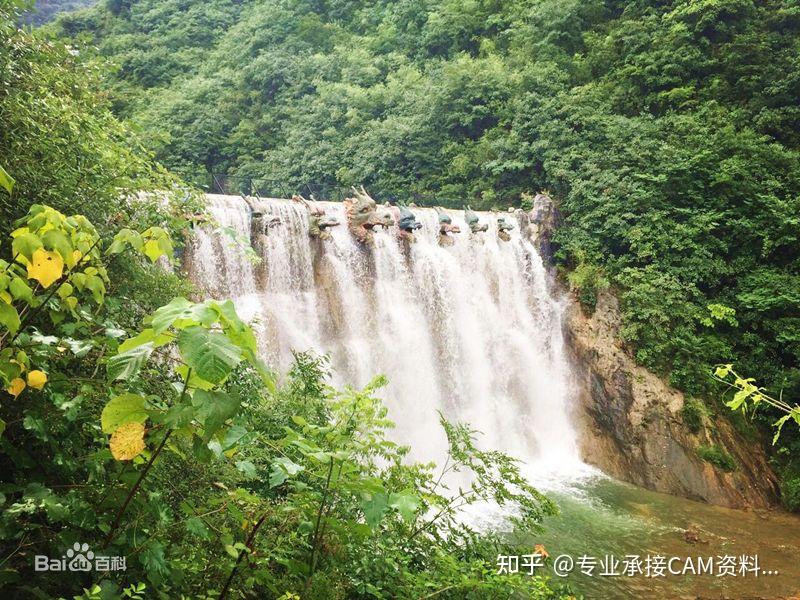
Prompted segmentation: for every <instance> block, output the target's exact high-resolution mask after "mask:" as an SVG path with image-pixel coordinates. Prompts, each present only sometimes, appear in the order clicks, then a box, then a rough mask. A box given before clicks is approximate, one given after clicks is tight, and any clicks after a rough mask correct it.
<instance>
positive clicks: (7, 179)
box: [0, 165, 15, 194]
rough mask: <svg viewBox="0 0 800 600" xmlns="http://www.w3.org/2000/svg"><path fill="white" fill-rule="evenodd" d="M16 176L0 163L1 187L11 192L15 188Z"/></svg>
mask: <svg viewBox="0 0 800 600" xmlns="http://www.w3.org/2000/svg"><path fill="white" fill-rule="evenodd" d="M14 183H15V182H14V178H13V177H12V176H11V175H9V174H8V172H7V171H6V170H5V169H4V168H3V167H2V166H1V165H0V187H2V188H3V189H5V191H7V192H8V193H9V194H10V193H11V192H12V191H13V190H14Z"/></svg>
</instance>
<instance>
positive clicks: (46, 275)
mask: <svg viewBox="0 0 800 600" xmlns="http://www.w3.org/2000/svg"><path fill="white" fill-rule="evenodd" d="M63 272H64V259H62V258H61V255H60V254H59V253H58V252H52V251H50V250H45V249H43V248H39V249H38V250H37V251H36V252H34V253H33V260H32V261H31V262H30V264H29V265H28V279H35V280H36V281H38V282H39V283H41V284H42V287H45V288H47V287H50V286H51V285H52V283H53V282H54V281H56V280H58V278H59V277H61V274H62V273H63Z"/></svg>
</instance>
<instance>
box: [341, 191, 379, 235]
mask: <svg viewBox="0 0 800 600" xmlns="http://www.w3.org/2000/svg"><path fill="white" fill-rule="evenodd" d="M351 189H352V190H353V197H352V198H347V199H345V201H344V202H343V204H344V212H345V215H347V228H348V229H349V230H350V233H352V234H353V237H355V238H356V239H357V240H358V241H359V242H361V243H362V244H371V243H372V242H373V241H374V238H373V235H372V230H373V229H374V228H375V227H377V226H379V225H383V222H382V221H381V217H380V215H378V212H377V204H376V203H375V200H373V199H372V197H371V196H370V195H369V194H368V193H367V190H365V189H364V186H363V185H362V186H361V189H360V190H357V189H356V188H351Z"/></svg>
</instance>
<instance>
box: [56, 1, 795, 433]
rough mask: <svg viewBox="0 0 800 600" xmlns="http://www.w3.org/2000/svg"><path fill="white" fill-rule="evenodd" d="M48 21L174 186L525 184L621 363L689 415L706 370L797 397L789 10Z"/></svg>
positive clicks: (142, 6)
mask: <svg viewBox="0 0 800 600" xmlns="http://www.w3.org/2000/svg"><path fill="white" fill-rule="evenodd" d="M58 29H59V31H60V32H62V33H66V34H67V35H71V36H73V37H74V38H75V39H76V40H86V41H87V42H88V43H89V44H92V45H97V47H98V48H99V52H100V54H102V55H103V56H105V57H107V58H108V59H109V60H110V61H112V62H113V63H115V64H116V65H117V66H118V70H117V71H116V72H115V74H114V75H113V77H112V78H111V79H110V80H109V81H108V86H109V89H110V92H111V94H112V98H113V101H114V103H115V107H116V110H117V112H118V113H119V114H120V115H122V116H124V117H126V118H129V119H130V120H132V121H133V122H135V123H137V124H138V125H139V126H140V127H141V128H142V131H143V135H144V136H145V138H146V140H147V141H146V143H147V144H149V146H150V147H151V148H152V149H153V150H154V151H155V153H156V155H157V157H158V158H159V160H161V161H162V162H163V163H164V164H166V165H168V166H169V167H171V168H172V169H174V170H175V171H177V172H179V173H182V174H184V175H185V176H186V177H188V178H190V179H192V178H195V179H196V180H198V181H200V180H202V178H203V177H204V175H203V173H207V172H215V173H222V174H228V175H235V176H243V177H256V178H258V177H260V178H264V179H266V180H278V181H281V182H287V183H288V185H289V186H290V187H291V186H300V185H302V184H304V183H307V182H320V183H326V184H330V185H334V186H336V185H338V186H341V185H350V184H353V183H360V182H363V183H364V184H365V185H366V186H367V187H368V188H369V189H370V190H372V192H373V193H374V194H375V195H376V196H377V197H379V198H380V197H381V194H390V195H400V196H405V197H408V198H414V197H417V198H423V199H425V200H427V201H428V202H442V203H450V204H455V205H460V204H462V203H467V202H469V203H472V204H473V205H475V206H482V207H491V206H505V205H507V204H519V202H520V195H521V194H522V193H523V192H532V191H537V190H540V189H548V190H550V192H551V193H552V194H553V195H554V196H555V197H556V198H557V200H558V201H559V202H560V206H561V210H562V211H563V214H564V226H563V228H562V230H561V232H560V234H559V236H558V239H557V241H558V243H559V245H560V249H559V252H558V259H559V260H560V261H561V263H562V264H563V265H564V266H565V267H567V268H568V269H570V270H572V271H573V273H572V276H571V282H572V284H573V287H575V288H576V289H578V290H579V291H580V296H581V299H582V301H583V302H584V304H585V305H586V306H587V308H588V309H589V310H591V307H592V304H593V298H594V294H595V293H596V290H597V288H599V287H602V286H604V285H606V284H608V283H610V284H613V285H614V286H615V288H616V289H617V290H618V291H619V293H620V295H621V299H622V301H623V305H624V310H625V318H626V323H625V330H624V335H625V339H626V341H627V342H629V343H630V345H631V347H632V348H633V349H634V351H635V352H636V356H637V358H638V359H639V360H640V361H641V362H642V363H643V364H644V365H646V366H648V367H650V368H652V369H654V370H656V371H657V372H659V373H662V374H664V375H668V376H669V378H670V380H671V382H672V383H673V384H675V385H677V386H679V387H680V388H682V389H683V390H685V391H687V392H688V393H689V394H690V395H696V396H699V397H703V398H705V399H706V400H707V401H709V400H712V399H713V398H717V397H719V394H720V392H721V390H720V389H719V388H717V387H715V385H714V382H713V380H712V379H711V377H710V376H709V372H710V369H711V365H712V364H714V363H717V362H733V363H735V364H736V365H737V366H738V368H739V369H740V371H742V372H744V373H747V374H753V375H756V376H758V380H759V382H760V383H763V384H765V385H767V386H768V387H769V389H770V390H771V391H773V392H775V393H780V392H781V390H782V393H783V394H784V396H785V397H790V398H791V397H794V398H796V397H798V395H800V370H798V359H800V264H799V263H798V258H799V257H800V243H799V242H800V240H799V239H798V238H799V236H800V217H798V215H800V199H798V194H799V193H800V162H799V159H800V154H799V153H798V151H799V150H800V148H799V147H798V145H799V144H800V136H799V135H798V131H800V52H798V47H799V44H800V6H798V4H797V3H796V2H793V1H792V0H764V1H753V0H692V1H686V0H674V1H664V2H644V1H611V0H609V1H605V2H602V1H598V0H590V1H567V2H564V1H562V0H516V1H514V2H499V1H491V0H483V1H471V2H462V1H460V0H459V1H455V0H451V1H445V2H431V1H426V0H408V1H389V0H383V1H376V2H348V1H344V0H341V1H334V2H314V1H304V2H288V1H246V2H230V1H227V0H212V1H203V2H200V1H188V2H187V1H178V0H168V1H162V0H141V1H135V2H119V1H112V2H108V3H106V4H103V5H101V6H98V7H96V8H95V9H92V10H89V11H84V12H82V13H78V14H75V15H69V16H66V17H64V18H63V19H62V20H61V21H60V23H59V24H58ZM87 51H88V48H87ZM695 406H696V405H695ZM708 408H711V409H712V410H713V401H712V402H711V403H710V405H709V407H707V409H706V410H708ZM697 410H699V411H700V413H701V415H700V416H701V417H702V412H703V409H702V408H699V409H697ZM695 416H697V415H695ZM770 419H771V417H769V416H767V420H770ZM785 441H786V442H787V443H788V440H785Z"/></svg>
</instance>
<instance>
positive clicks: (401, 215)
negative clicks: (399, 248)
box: [397, 204, 422, 244]
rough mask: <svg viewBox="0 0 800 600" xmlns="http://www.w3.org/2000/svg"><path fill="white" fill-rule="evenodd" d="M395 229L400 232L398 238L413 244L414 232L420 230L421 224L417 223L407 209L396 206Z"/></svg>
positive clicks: (414, 239) (399, 205) (414, 240)
mask: <svg viewBox="0 0 800 600" xmlns="http://www.w3.org/2000/svg"><path fill="white" fill-rule="evenodd" d="M397 227H398V229H399V230H400V232H399V234H398V237H399V238H400V239H401V240H403V241H406V242H409V243H412V244H413V243H414V242H416V241H417V240H416V238H415V237H414V231H416V230H417V229H421V228H422V223H420V222H419V221H417V217H416V216H415V215H414V213H413V212H411V211H410V210H409V209H408V207H406V206H403V205H402V204H398V206H397Z"/></svg>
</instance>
